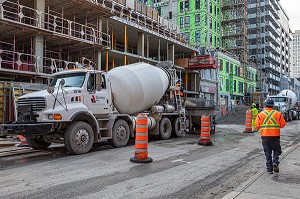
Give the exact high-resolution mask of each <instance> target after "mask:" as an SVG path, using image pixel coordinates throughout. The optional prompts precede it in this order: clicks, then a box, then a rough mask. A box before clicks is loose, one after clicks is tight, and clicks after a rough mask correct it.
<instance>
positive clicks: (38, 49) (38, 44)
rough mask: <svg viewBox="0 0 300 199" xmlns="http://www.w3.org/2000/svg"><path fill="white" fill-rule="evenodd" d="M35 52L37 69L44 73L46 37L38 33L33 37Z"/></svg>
mask: <svg viewBox="0 0 300 199" xmlns="http://www.w3.org/2000/svg"><path fill="white" fill-rule="evenodd" d="M33 54H34V55H35V57H36V69H37V71H38V72H39V73H43V72H44V70H43V59H44V58H43V57H44V37H43V36H41V35H36V36H34V37H33Z"/></svg>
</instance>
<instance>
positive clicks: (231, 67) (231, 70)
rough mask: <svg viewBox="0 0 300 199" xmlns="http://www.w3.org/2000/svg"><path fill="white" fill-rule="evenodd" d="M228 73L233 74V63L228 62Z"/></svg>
mask: <svg viewBox="0 0 300 199" xmlns="http://www.w3.org/2000/svg"><path fill="white" fill-rule="evenodd" d="M230 74H233V64H230Z"/></svg>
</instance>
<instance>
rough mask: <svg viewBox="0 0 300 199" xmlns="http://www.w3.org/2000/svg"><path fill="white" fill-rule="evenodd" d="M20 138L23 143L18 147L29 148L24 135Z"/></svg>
mask: <svg viewBox="0 0 300 199" xmlns="http://www.w3.org/2000/svg"><path fill="white" fill-rule="evenodd" d="M19 138H20V139H21V143H20V144H18V147H28V144H27V142H26V138H25V137H24V136H23V135H19Z"/></svg>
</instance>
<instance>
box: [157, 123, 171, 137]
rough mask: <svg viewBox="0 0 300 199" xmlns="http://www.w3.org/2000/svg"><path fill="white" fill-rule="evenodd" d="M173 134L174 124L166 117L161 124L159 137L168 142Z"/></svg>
mask: <svg viewBox="0 0 300 199" xmlns="http://www.w3.org/2000/svg"><path fill="white" fill-rule="evenodd" d="M171 134H172V124H171V121H170V120H169V118H167V117H164V118H162V120H161V121H160V123H159V135H160V138H161V139H163V140H167V139H169V138H170V137H171Z"/></svg>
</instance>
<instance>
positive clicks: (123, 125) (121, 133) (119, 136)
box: [110, 119, 130, 147]
mask: <svg viewBox="0 0 300 199" xmlns="http://www.w3.org/2000/svg"><path fill="white" fill-rule="evenodd" d="M129 136H130V132H129V126H128V123H127V122H126V121H125V120H123V119H119V120H117V121H116V122H115V124H114V127H113V129H112V140H110V143H111V144H112V145H113V146H114V147H124V146H126V145H127V143H128V141H129Z"/></svg>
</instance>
